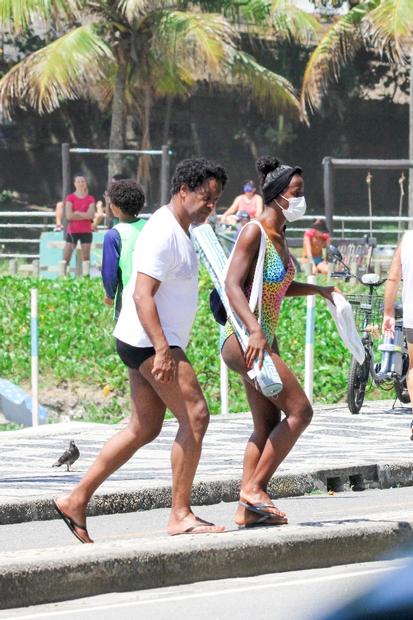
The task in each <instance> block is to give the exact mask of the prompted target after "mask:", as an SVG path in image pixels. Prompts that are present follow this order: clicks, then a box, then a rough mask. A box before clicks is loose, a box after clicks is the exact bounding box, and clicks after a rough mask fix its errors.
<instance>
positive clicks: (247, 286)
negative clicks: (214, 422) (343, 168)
mask: <svg viewBox="0 0 413 620" xmlns="http://www.w3.org/2000/svg"><path fill="white" fill-rule="evenodd" d="M257 170H258V172H259V174H260V176H261V187H262V191H263V195H264V210H263V213H262V215H260V217H259V218H258V219H257V220H255V222H250V223H249V224H247V225H246V226H244V228H243V229H242V232H241V234H240V237H239V239H238V242H237V244H236V247H235V251H234V255H233V259H232V260H231V264H230V267H229V270H228V274H227V277H226V285H225V287H226V292H227V295H228V298H229V301H230V303H231V306H232V308H233V309H234V311H235V313H236V314H237V315H238V317H239V318H240V319H241V321H242V323H243V324H244V326H245V328H246V330H247V332H248V334H249V342H248V347H247V350H246V352H245V354H244V353H243V351H242V349H241V346H240V344H239V342H238V340H237V338H236V336H235V334H234V333H233V331H232V328H231V326H230V324H229V323H227V325H226V326H225V330H224V332H225V340H224V343H223V347H222V355H223V358H224V360H225V363H226V364H227V366H229V368H231V369H232V370H234V371H235V372H237V373H239V374H240V375H241V377H242V380H243V383H244V386H245V391H246V395H247V399H248V402H249V405H250V407H251V413H252V418H253V423H254V430H253V433H252V435H251V437H250V438H249V440H248V443H247V447H246V450H245V455H244V468H243V476H242V482H241V490H240V503H239V506H238V510H237V512H236V515H235V522H236V523H237V524H238V525H239V526H246V527H248V526H253V525H281V524H284V523H287V517H286V515H285V513H283V512H281V511H280V510H279V509H278V508H276V506H274V504H273V503H272V501H271V499H270V497H269V495H268V493H267V485H268V483H269V481H270V479H271V477H272V475H273V474H274V472H275V471H276V470H277V468H278V467H279V465H280V463H282V461H283V460H284V459H285V457H286V456H287V454H288V453H289V452H290V450H291V449H292V447H293V446H294V444H295V442H296V441H297V439H298V438H299V436H300V435H301V433H302V432H303V431H304V430H305V428H306V427H307V426H308V425H309V423H310V422H311V417H312V413H313V412H312V408H311V405H310V403H309V401H308V399H307V397H306V395H305V393H304V391H303V389H302V388H301V386H300V384H299V383H298V380H297V378H296V376H295V375H294V374H293V372H292V371H291V370H290V369H289V368H288V366H287V365H286V364H285V363H284V362H283V360H282V359H281V357H280V356H279V352H278V347H277V341H276V337H275V330H276V325H277V320H278V315H279V312H280V307H281V303H282V300H283V298H284V297H285V296H291V297H293V296H297V295H313V294H319V295H322V296H323V297H325V298H326V299H329V300H331V301H332V296H331V295H332V292H333V291H334V290H335V289H334V287H332V286H317V285H311V284H306V283H302V282H296V281H295V280H294V275H295V269H294V263H293V261H292V258H291V256H290V254H289V251H288V247H287V243H286V239H285V224H286V221H290V222H292V221H294V220H296V219H298V218H299V217H302V215H304V212H305V208H306V205H305V198H304V181H303V177H302V170H301V168H298V167H292V166H285V165H280V164H279V162H278V161H277V160H276V159H275V158H269V157H262V158H260V159H259V160H258V161H257ZM257 222H258V225H257ZM262 231H263V232H264V233H265V238H266V250H265V259H264V267H263V292H262V320H261V325H260V324H259V323H258V320H257V315H258V312H257V311H256V312H255V313H252V312H251V310H250V308H249V305H248V299H249V294H250V291H251V286H252V280H253V277H254V272H255V264H256V261H257V256H258V251H259V247H260V241H261V235H262ZM264 351H268V352H269V353H270V355H271V357H272V360H273V362H274V364H275V366H276V368H277V371H278V373H279V375H280V378H281V380H282V383H283V389H282V391H281V392H280V393H279V394H278V395H277V397H275V398H267V397H265V396H263V394H262V393H261V392H259V391H258V390H257V389H256V387H255V385H254V383H253V381H252V380H251V379H250V378H249V377H248V375H247V372H248V371H249V370H250V369H251V368H252V365H253V362H254V360H255V359H257V358H258V359H259V360H260V361H262V359H263V355H264ZM281 412H283V413H284V415H285V417H284V418H283V419H281Z"/></svg>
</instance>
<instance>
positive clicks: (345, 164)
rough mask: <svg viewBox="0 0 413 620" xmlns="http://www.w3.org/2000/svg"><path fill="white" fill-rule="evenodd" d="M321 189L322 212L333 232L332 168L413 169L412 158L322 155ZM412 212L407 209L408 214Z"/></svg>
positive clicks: (333, 179)
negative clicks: (354, 157) (364, 157)
mask: <svg viewBox="0 0 413 620" xmlns="http://www.w3.org/2000/svg"><path fill="white" fill-rule="evenodd" d="M322 164H323V189H324V214H325V218H326V221H327V226H328V228H329V230H330V232H331V234H333V233H334V228H333V221H334V220H333V215H334V206H335V204H334V181H335V178H334V170H335V168H337V169H341V170H369V169H370V170H374V169H375V170H403V169H405V168H409V169H413V160H412V159H336V158H335V157H330V156H328V157H324V159H323V162H322ZM411 215H413V214H411V213H410V211H409V216H411Z"/></svg>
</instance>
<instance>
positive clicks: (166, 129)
mask: <svg viewBox="0 0 413 620" xmlns="http://www.w3.org/2000/svg"><path fill="white" fill-rule="evenodd" d="M172 99H173V96H172V95H168V96H167V98H166V110H165V117H164V121H163V131H162V144H169V143H170V140H169V133H170V131H171V116H172Z"/></svg>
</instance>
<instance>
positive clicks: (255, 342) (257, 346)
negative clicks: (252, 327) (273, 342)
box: [244, 327, 269, 369]
mask: <svg viewBox="0 0 413 620" xmlns="http://www.w3.org/2000/svg"><path fill="white" fill-rule="evenodd" d="M266 350H267V351H268V350H269V346H268V342H267V339H266V338H265V335H264V332H263V331H262V329H261V327H259V328H258V329H257V330H256V331H254V332H252V333H251V334H250V337H249V339H248V346H247V350H246V351H245V354H244V357H245V363H246V365H247V368H248V369H250V368H252V366H253V364H254V362H255V360H256V359H257V358H258V364H259V368H261V367H262V363H263V360H264V351H266Z"/></svg>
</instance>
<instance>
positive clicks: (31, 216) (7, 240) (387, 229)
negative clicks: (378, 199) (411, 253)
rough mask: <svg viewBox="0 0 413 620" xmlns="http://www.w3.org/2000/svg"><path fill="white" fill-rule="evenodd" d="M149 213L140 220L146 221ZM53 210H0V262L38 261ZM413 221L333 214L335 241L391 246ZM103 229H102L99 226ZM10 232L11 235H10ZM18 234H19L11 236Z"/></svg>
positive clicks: (293, 232) (298, 231) (297, 227)
mask: <svg viewBox="0 0 413 620" xmlns="http://www.w3.org/2000/svg"><path fill="white" fill-rule="evenodd" d="M149 216H150V214H149V213H144V214H142V215H141V217H145V218H148V217H149ZM317 217H320V218H322V217H323V215H306V216H304V217H303V218H302V219H301V220H300V221H299V222H297V223H294V225H293V226H288V237H289V238H292V239H294V240H296V241H297V242H298V241H299V239H302V235H303V233H304V231H305V230H306V228H308V227H309V223H310V222H311V221H312V220H314V219H315V218H317ZM54 218H55V213H54V211H3V212H1V211H0V259H9V258H10V259H11V258H15V259H28V260H30V259H38V258H39V243H40V235H41V233H42V232H46V231H51V230H53V228H54ZM412 221H413V218H409V217H395V216H373V217H372V218H371V226H370V218H368V217H366V216H350V215H335V216H334V223H335V238H336V239H337V238H342V239H348V238H350V239H352V238H361V237H363V236H364V235H369V236H370V234H372V235H373V237H375V238H376V240H377V244H378V245H388V246H395V245H396V244H397V241H398V239H399V238H400V236H401V234H402V233H403V231H404V230H406V229H407V228H408V224H409V222H412ZM99 229H100V230H104V227H99ZM12 231H13V235H12V234H10V233H11V232H12ZM16 231H18V233H19V234H17V235H16V236H14V235H15V234H16Z"/></svg>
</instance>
